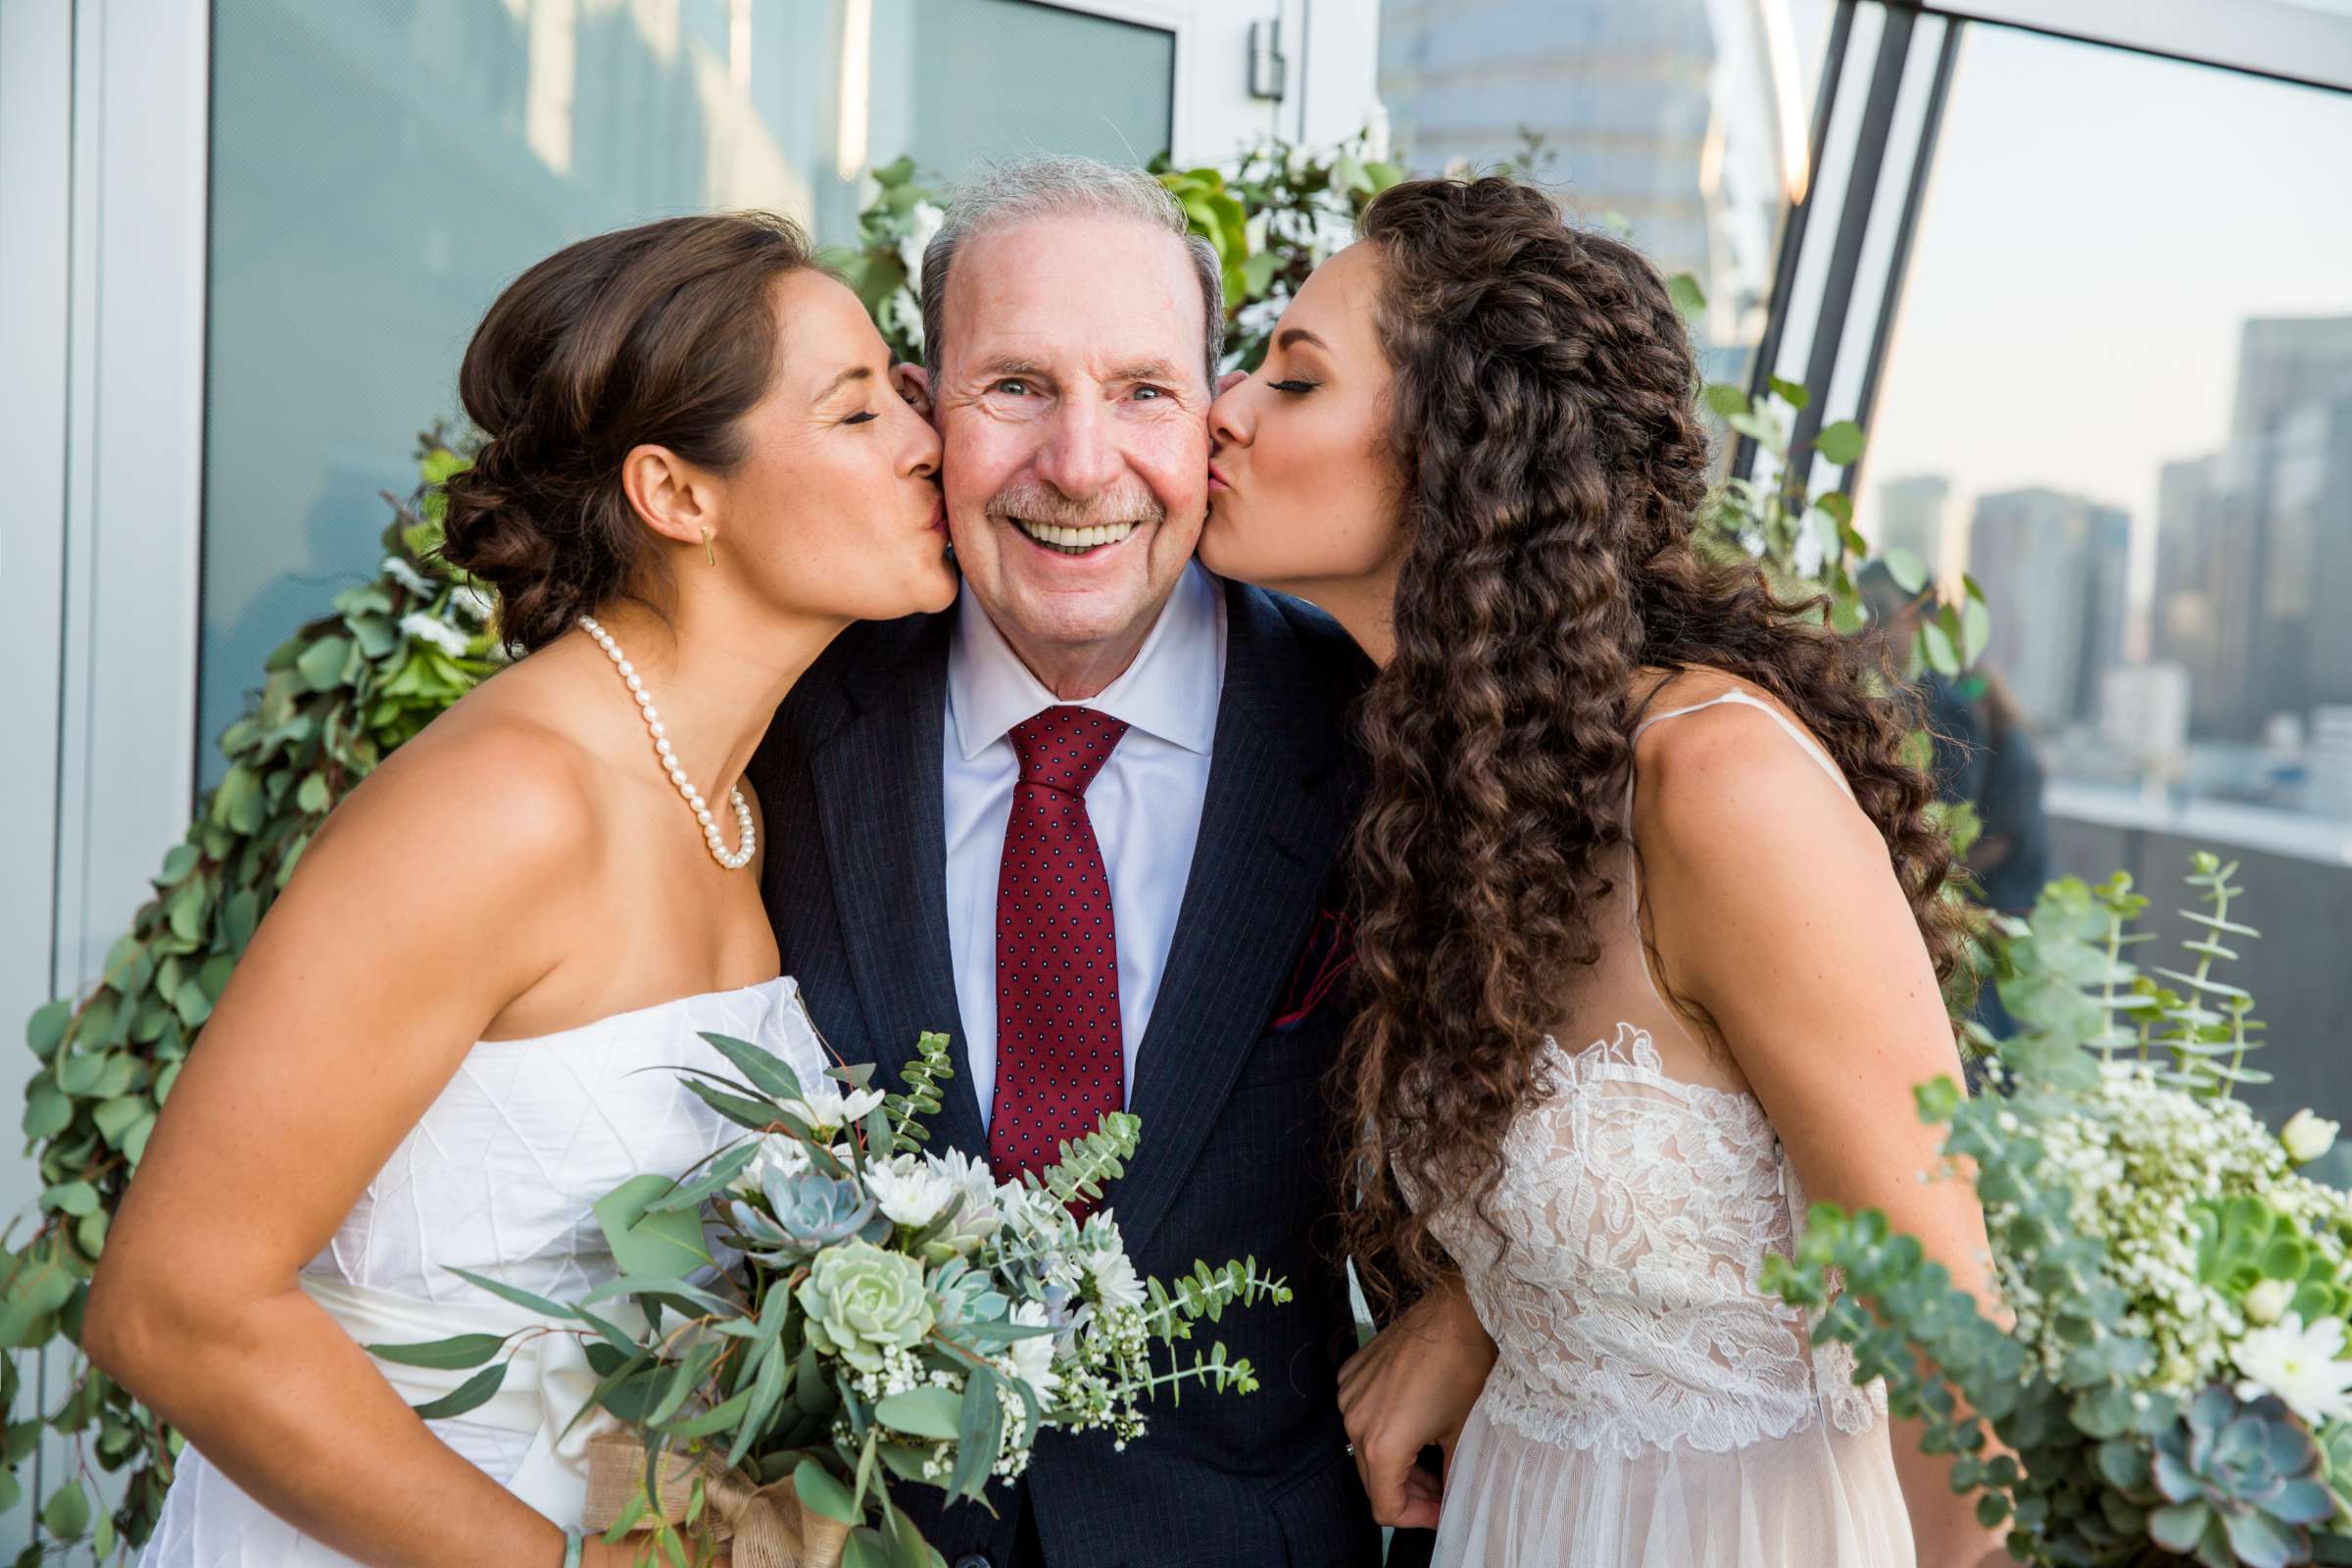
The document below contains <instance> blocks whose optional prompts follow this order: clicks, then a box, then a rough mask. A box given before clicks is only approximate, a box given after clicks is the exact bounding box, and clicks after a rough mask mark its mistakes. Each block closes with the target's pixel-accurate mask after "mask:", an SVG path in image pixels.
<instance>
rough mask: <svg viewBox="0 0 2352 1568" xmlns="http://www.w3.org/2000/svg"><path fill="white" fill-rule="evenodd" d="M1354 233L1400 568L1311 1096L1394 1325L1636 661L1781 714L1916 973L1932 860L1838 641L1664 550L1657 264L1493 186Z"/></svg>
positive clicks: (1601, 820) (1682, 490) (1610, 774)
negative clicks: (1850, 802) (1854, 825)
mask: <svg viewBox="0 0 2352 1568" xmlns="http://www.w3.org/2000/svg"><path fill="white" fill-rule="evenodd" d="M1362 232H1363V237H1364V239H1365V240H1366V241H1367V242H1369V244H1370V245H1371V246H1372V247H1373V248H1374V251H1375V253H1376V256H1377V260H1378V276H1379V290H1380V299H1379V304H1378V306H1377V307H1376V317H1375V323H1374V324H1375V327H1376V329H1377V331H1378V334H1379V337H1380V340H1381V344H1382V347H1383V350H1384V351H1385V353H1386V355H1387V358H1388V361H1389V364H1390V365H1391V367H1393V368H1394V371H1395V381H1394V384H1393V386H1392V388H1391V391H1390V394H1389V399H1390V401H1389V409H1388V421H1389V422H1388V431H1387V435H1386V441H1387V445H1388V449H1389V452H1390V454H1391V458H1392V461H1393V462H1394V463H1395V464H1396V466H1397V467H1396V471H1397V474H1398V476H1399V478H1400V480H1401V486H1400V489H1401V494H1402V502H1401V506H1402V517H1401V525H1402V531H1403V535H1404V549H1405V555H1404V557H1403V560H1402V563H1401V565H1400V568H1399V572H1398V577H1397V595H1396V606H1395V617H1396V640H1397V648H1396V656H1395V658H1394V659H1393V660H1392V662H1390V663H1389V664H1388V666H1387V667H1386V668H1385V669H1383V670H1382V672H1381V673H1380V675H1379V677H1378V678H1377V679H1376V681H1375V682H1374V683H1373V685H1372V687H1371V689H1370V691H1369V692H1368V694H1367V696H1366V699H1365V708H1364V713H1363V732H1364V737H1365V741H1366V745H1367V748H1368V750H1369V752H1370V756H1371V760H1372V767H1373V781H1372V786H1371V795H1370V799H1369V801H1368V803H1367V805H1366V808H1365V810H1364V812H1363V815H1362V817H1361V819H1360V822H1359V824H1358V828H1357V832H1356V839H1355V852H1354V853H1355V865H1356V872H1357V877H1358V883H1357V892H1358V897H1359V899H1360V901H1361V906H1362V910H1361V912H1362V919H1361V923H1360V925H1359V927H1358V932H1357V938H1356V959H1357V963H1356V995H1357V997H1358V999H1359V1001H1360V1003H1361V1004H1362V1005H1361V1009H1360V1011H1359V1014H1358V1016H1357V1018H1356V1020H1355V1022H1354V1024H1353V1026H1352V1028H1351V1031H1350V1033H1349V1036H1348V1045H1347V1050H1346V1053H1345V1059H1344V1061H1343V1062H1342V1063H1341V1064H1340V1065H1339V1067H1338V1068H1337V1069H1336V1070H1335V1072H1334V1074H1333V1082H1334V1083H1335V1085H1337V1086H1338V1092H1339V1094H1340V1095H1341V1097H1342V1099H1343V1115H1342V1117H1341V1121H1340V1126H1341V1128H1342V1129H1343V1136H1344V1137H1345V1138H1346V1139H1348V1142H1349V1146H1350V1147H1349V1148H1348V1152H1347V1155H1348V1157H1346V1158H1345V1159H1344V1160H1343V1161H1342V1163H1341V1166H1340V1168H1341V1170H1342V1171H1343V1172H1345V1173H1346V1179H1347V1182H1348V1188H1349V1191H1348V1194H1347V1195H1346V1197H1347V1199H1348V1202H1347V1205H1346V1206H1347V1212H1348V1229H1349V1235H1348V1242H1349V1247H1348V1251H1349V1252H1350V1254H1351V1255H1352V1256H1353V1257H1354V1258H1355V1259H1356V1261H1357V1264H1358V1266H1359V1267H1360V1268H1362V1269H1363V1270H1364V1272H1365V1276H1366V1283H1367V1285H1368V1286H1369V1287H1371V1289H1372V1292H1373V1295H1374V1297H1375V1299H1378V1300H1381V1301H1382V1302H1384V1303H1386V1304H1395V1303H1396V1302H1397V1300H1398V1299H1400V1298H1404V1297H1409V1296H1411V1295H1414V1294H1417V1293H1418V1290H1419V1289H1420V1288H1422V1287H1425V1286H1426V1285H1427V1284H1428V1283H1429V1282H1430V1281H1431V1280H1432V1279H1433V1278H1434V1277H1435V1276H1436V1274H1437V1273H1438V1272H1440V1271H1441V1270H1443V1269H1444V1268H1445V1267H1446V1258H1445V1256H1444V1252H1443V1250H1442V1249H1441V1248H1440V1247H1439V1245H1438V1244H1437V1242H1436V1241H1435V1239H1434V1238H1433V1237H1432V1236H1431V1235H1430V1233H1429V1224H1428V1210H1429V1208H1430V1207H1431V1206H1433V1204H1432V1200H1433V1198H1434V1197H1435V1196H1437V1195H1443V1197H1444V1198H1445V1199H1446V1200H1449V1201H1455V1202H1467V1203H1469V1204H1472V1205H1474V1207H1475V1209H1476V1211H1477V1212H1479V1213H1481V1214H1482V1215H1485V1216H1486V1217H1487V1220H1488V1222H1489V1223H1490V1224H1491V1223H1493V1218H1492V1215H1491V1213H1490V1212H1489V1211H1488V1207H1487V1201H1488V1200H1489V1198H1490V1197H1491V1195H1492V1194H1493V1192H1494V1189H1495V1182H1496V1181H1497V1180H1498V1179H1499V1177H1500V1174H1501V1169H1502V1148H1503V1139H1504V1137H1505V1135H1506V1134H1507V1133H1508V1131H1509V1130H1510V1127H1511V1125H1512V1122H1513V1121H1514V1119H1515V1118H1516V1117H1517V1116H1518V1115H1519V1113H1520V1112H1521V1111H1522V1110H1524V1109H1525V1108H1526V1105H1527V1103H1528V1100H1529V1098H1530V1095H1531V1092H1533V1091H1534V1090H1535V1089H1537V1088H1538V1087H1540V1086H1539V1084H1538V1074H1537V1059H1538V1053H1539V1052H1540V1050H1541V1047H1542V1042H1543V1039H1544V1033H1545V1031H1546V1030H1547V1029H1549V1028H1551V1027H1552V1026H1553V1025H1554V1024H1556V1023H1557V1022H1558V1020H1559V1019H1560V1018H1561V1017H1562V1016H1563V1015H1564V1014H1565V1012H1566V1010H1567V1009H1566V1006H1565V1003H1566V1000H1567V999H1568V998H1569V997H1571V996H1572V995H1573V994H1574V991H1575V988H1576V987H1577V986H1578V985H1579V984H1580V983H1582V981H1583V978H1584V977H1585V975H1586V974H1587V973H1588V972H1589V966H1590V965H1591V963H1592V962H1593V959H1594V958H1595V957H1596V956H1598V953H1599V945H1598V938H1597V937H1596V935H1595V933H1594V930H1593V920H1592V914H1593V909H1594V907H1596V906H1597V905H1598V904H1599V903H1600V901H1601V900H1602V899H1604V898H1605V897H1606V896H1607V895H1608V893H1609V891H1610V885H1611V883H1610V877H1609V875H1608V871H1607V868H1608V867H1609V866H1610V865H1611V864H1612V856H1611V852H1612V851H1614V850H1615V849H1616V848H1617V847H1618V846H1619V845H1621V844H1623V843H1624V842H1625V829H1624V825H1623V823H1622V822H1621V820H1620V812H1621V810H1622V807H1623V803H1624V800H1625V781H1626V778H1627V776H1628V769H1629V768H1630V766H1631V763H1632V757H1633V751H1632V745H1631V742H1630V740H1629V736H1630V733H1631V729H1632V722H1633V720H1634V718H1635V716H1636V715H1635V714H1634V712H1633V711H1632V708H1631V704H1632V702H1633V697H1632V692H1633V689H1634V688H1635V687H1636V685H1637V684H1638V683H1639V679H1640V676H1641V673H1642V671H1643V670H1644V669H1653V670H1678V669H1687V668H1698V667H1707V668H1712V669H1717V670H1723V671H1727V672H1729V673H1731V674H1733V675H1736V676H1740V677H1741V678H1743V679H1746V680H1748V681H1752V682H1754V683H1755V684H1756V685H1758V686H1760V687H1762V688H1763V689H1764V690H1766V691H1768V692H1770V693H1772V694H1773V695H1774V696H1775V697H1777V698H1779V699H1780V700H1781V701H1782V702H1784V703H1786V704H1787V705H1788V706H1789V708H1790V709H1791V710H1792V711H1794V712H1795V713H1796V714H1797V715H1798V716H1799V717H1801V718H1802V719H1803V720H1804V722H1805V723H1806V724H1807V725H1809V726H1810V727H1811V729H1812V731H1813V733H1814V734H1815V735H1816V736H1818V737H1819V738H1820V740H1821V742H1822V744H1823V745H1824V746H1825V747H1827V748H1828V749H1829V752H1830V755H1831V756H1832V758H1834V759H1835V760H1836V761H1837V763H1838V767H1839V769H1840V770H1841V771H1842V772H1843V773H1844V775H1845V777H1846V779H1847V780H1848V782H1849V783H1850V784H1851V785H1852V787H1853V791H1854V795H1855V798H1856V799H1857V800H1858V801H1859V802H1860V803H1861V807H1862V809H1863V810H1864V811H1866V812H1867V813H1868V814H1869V816H1870V819H1871V820H1872V822H1873V823H1875V824H1876V825H1877V827H1878V829H1879V832H1880V833H1881V835H1882V836H1884V838H1885V839H1886V841H1887V849H1888V851H1889V852H1890V855H1891V857H1892V859H1893V863H1894V868H1895V871H1896V874H1897V875H1898V877H1899V878H1900V879H1901V883H1902V886H1903V890H1904V892H1905V893H1906V895H1908V897H1909V901H1910V904H1911V908H1912V912H1913V914H1914V916H1915V917H1916V918H1917V920H1918V922H1919V926H1920V930H1921V933H1922V935H1923V936H1924V937H1925V939H1926V941H1927V946H1928V950H1929V952H1930V954H1931V956H1933V958H1934V960H1935V963H1936V970H1937V972H1938V974H1941V975H1948V974H1949V973H1950V972H1951V969H1952V967H1953V965H1954V963H1955V962H1956V960H1957V956H1958V951H1959V950H1958V932H1957V929H1956V924H1955V917H1954V916H1953V915H1952V914H1951V913H1950V912H1949V911H1948V910H1947V908H1946V907H1945V906H1944V905H1943V904H1942V903H1941V901H1939V899H1938V897H1937V894H1938V890H1939V889H1940V888H1941V887H1942V886H1943V883H1944V881H1945V878H1946V876H1947V875H1948V873H1949V870H1950V865H1951V853H1950V848H1949V845H1948V844H1947V842H1946V841H1945V839H1944V838H1943V836H1942V835H1941V834H1940V833H1939V832H1938V831H1937V830H1936V828H1935V827H1934V826H1933V825H1932V824H1931V822H1930V820H1929V817H1928V814H1927V812H1928V806H1929V803H1930V800H1931V789H1930V786H1929V783H1928V780H1927V779H1926V778H1925V777H1924V776H1923V775H1922V774H1921V773H1920V772H1919V771H1918V770H1917V769H1915V768H1913V767H1912V766H1910V765H1909V764H1908V763H1907V762H1906V761H1905V760H1904V758H1903V747H1904V737H1905V734H1906V732H1907V726H1906V724H1905V722H1904V721H1903V718H1902V717H1901V715H1899V714H1898V712H1897V711H1895V710H1894V709H1893V708H1892V707H1891V706H1890V705H1889V704H1888V702H1887V700H1885V699H1884V698H1883V697H1880V696H1877V695H1874V691H1873V687H1872V684H1871V682H1870V680H1869V679H1868V676H1867V672H1866V667H1865V662H1864V660H1863V658H1862V656H1861V654H1860V652H1859V650H1857V649H1856V648H1854V647H1853V646H1852V645H1850V644H1849V643H1847V642H1846V641H1845V640H1844V639H1841V638H1839V637H1838V636H1836V635H1835V634H1833V633H1832V632H1831V631H1830V630H1829V628H1828V627H1827V625H1826V624H1825V620H1824V617H1823V615H1822V614H1821V613H1820V611H1821V608H1822V607H1821V602H1820V601H1814V602H1811V603H1803V604H1790V603H1786V602H1783V601H1781V600H1778V599H1776V598H1775V597H1774V595H1773V593H1772V591H1771V589H1770V588H1769V587H1768V586H1767V584H1766V582H1765V580H1764V577H1763V575H1762V573H1761V572H1760V571H1759V570H1758V569H1757V567H1756V566H1755V565H1754V564H1752V563H1748V562H1746V561H1744V560H1742V561H1740V563H1738V564H1715V563H1712V562H1710V561H1707V560H1703V559H1702V558H1701V557H1700V556H1699V555H1697V554H1696V553H1694V552H1693V550H1692V547H1691V532H1692V529H1693V527H1694V525H1695V523H1696V519H1697V517H1698V515H1699V509H1700V507H1701V506H1702V504H1703V503H1704V501H1705V497H1706V493H1707V487H1708V483H1709V468H1710V460H1709V451H1708V437H1707V432H1706V429H1705V427H1704V425H1702V424H1701V422H1700V420H1699V418H1698V416H1697V414H1696V412H1695V407H1694V402H1695V397H1696V394H1697V392H1698V386H1699V377H1698V370H1697V365H1696V362H1695V360H1694V359H1693V356H1692V353H1691V343H1690V339H1689V336H1688V334H1687V333H1686V331H1685V329H1684V326H1683V322H1682V319H1681V318H1680V317H1679V315H1678V314H1677V313H1676V311H1675V308H1674V306H1673V304H1672V303H1671V302H1670V301H1669V300H1668V298H1667V293H1666V288H1665V285H1664V284H1663V283H1662V282H1661V281H1660V279H1659V277H1658V274H1657V273H1656V271H1655V270H1652V268H1651V267H1650V265H1649V264H1648V263H1647V262H1646V261H1644V260H1643V259H1642V256H1641V255H1640V254H1639V253H1637V252H1636V251H1634V250H1633V249H1632V248H1631V247H1629V246H1626V245H1623V244H1620V243H1618V242H1617V241H1616V240H1614V239H1610V238H1607V237H1605V236H1602V235H1599V234H1592V233H1584V232H1580V231H1578V230H1576V229H1573V228H1571V227H1570V226H1569V225H1568V224H1567V223H1566V222H1565V221H1563V220H1562V218H1561V216H1560V213H1559V210H1558V209H1557V208H1556V207H1555V206H1554V205H1553V203H1552V201H1551V199H1550V198H1549V197H1547V196H1545V195H1544V193H1543V192H1541V191H1538V190H1535V189H1533V188H1531V187H1529V186H1526V185H1522V184H1519V183H1516V182H1514V181H1511V180H1507V179H1498V178H1486V179H1479V180H1474V181H1470V182H1467V183H1464V182H1459V181H1454V180H1434V179H1433V180H1416V181H1411V182H1407V183H1404V184H1400V185H1397V186H1395V187H1393V188H1391V189H1389V190H1387V191H1384V192H1383V193H1382V194H1381V195H1380V196H1379V197H1378V198H1377V199H1376V200H1375V201H1374V202H1373V203H1372V204H1371V206H1370V207H1369V209H1368V210H1367V211H1366V212H1365V214H1364V217H1363V223H1362ZM1400 1172H1401V1173H1402V1174H1403V1176H1404V1178H1405V1180H1406V1181H1407V1182H1408V1183H1409V1184H1410V1185H1411V1187H1412V1188H1413V1189H1414V1190H1415V1191H1416V1192H1417V1193H1418V1194H1419V1195H1421V1196H1422V1198H1423V1203H1422V1207H1421V1211H1420V1212H1416V1211H1415V1209H1414V1207H1413V1205H1412V1204H1411V1203H1409V1202H1408V1201H1406V1200H1405V1197H1404V1192H1403V1190H1402V1189H1401V1188H1400V1186H1399V1183H1398V1174H1399V1173H1400ZM1497 1228H1499V1227H1497Z"/></svg>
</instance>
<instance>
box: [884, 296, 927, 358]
mask: <svg viewBox="0 0 2352 1568" xmlns="http://www.w3.org/2000/svg"><path fill="white" fill-rule="evenodd" d="M882 325H883V326H884V327H885V328H886V329H888V330H890V331H894V332H897V333H898V334H899V336H901V337H903V338H905V339H906V340H907V347H909V348H912V349H914V350H916V351H918V352H919V351H920V350H921V349H922V346H923V307H922V302H921V301H920V300H917V299H916V298H915V297H914V291H913V290H912V289H907V288H898V289H893V290H891V292H890V297H889V298H887V299H885V300H884V301H883V302H882Z"/></svg>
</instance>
